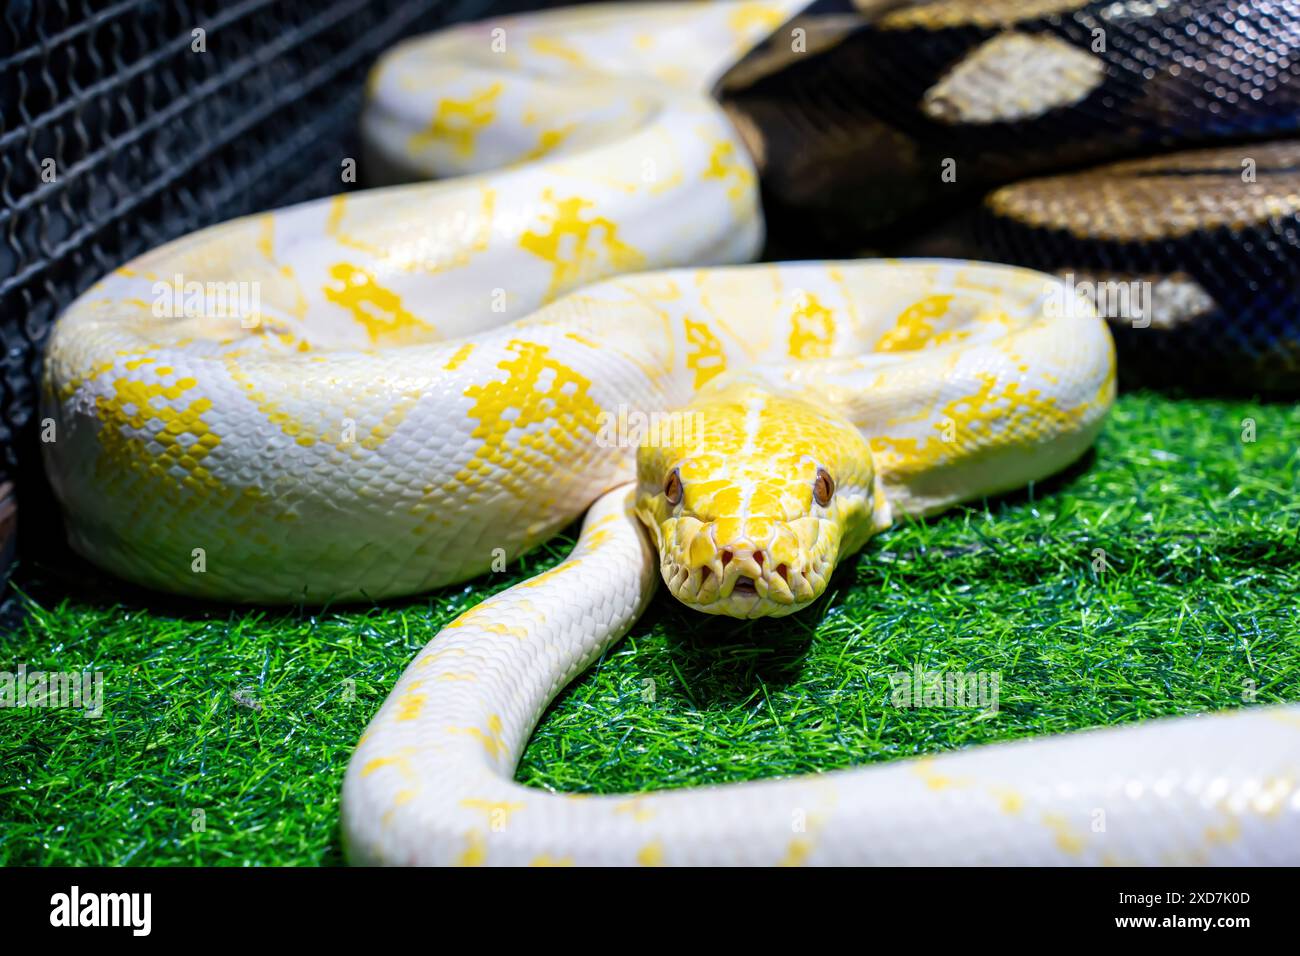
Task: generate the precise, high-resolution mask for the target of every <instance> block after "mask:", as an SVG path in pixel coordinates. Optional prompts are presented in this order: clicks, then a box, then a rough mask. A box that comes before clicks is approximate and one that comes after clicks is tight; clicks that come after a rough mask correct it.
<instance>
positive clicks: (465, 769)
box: [45, 3, 1300, 864]
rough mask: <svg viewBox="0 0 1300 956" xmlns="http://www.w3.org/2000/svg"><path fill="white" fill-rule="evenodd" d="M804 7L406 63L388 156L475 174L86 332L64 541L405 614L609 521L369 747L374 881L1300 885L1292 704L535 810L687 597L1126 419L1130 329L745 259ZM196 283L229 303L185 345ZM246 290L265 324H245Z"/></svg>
mask: <svg viewBox="0 0 1300 956" xmlns="http://www.w3.org/2000/svg"><path fill="white" fill-rule="evenodd" d="M795 6H797V5H796V4H789V3H787V4H777V3H740V4H717V5H712V6H709V7H705V8H694V7H681V6H674V7H666V8H659V7H640V6H630V5H619V6H617V7H609V8H588V9H585V10H578V11H570V12H560V13H552V14H547V15H542V16H537V17H532V18H522V19H511V20H506V21H501V22H497V23H489V24H481V25H474V26H468V27H460V28H456V29H453V30H449V31H446V32H444V33H442V34H438V35H436V36H434V37H430V38H425V39H421V40H419V41H415V42H412V43H410V44H407V45H405V46H403V47H400V48H398V49H397V50H396V51H394V52H393V53H392V54H390V56H388V57H387V58H386V60H385V61H384V62H383V63H382V64H381V66H380V67H379V68H378V69H377V70H376V72H375V74H374V76H373V77H372V84H371V90H370V106H369V108H368V111H367V115H366V118H365V132H366V138H367V143H368V148H369V152H368V154H367V157H366V158H365V160H364V162H365V164H366V165H368V166H372V167H374V168H382V169H383V175H385V176H388V177H392V178H406V177H411V176H416V175H427V174H437V175H442V176H447V175H454V174H463V175H462V176H460V178H457V179H455V180H454V181H451V182H446V183H438V184H420V185H415V186H409V187H402V188H397V189H392V190H385V191H379V192H373V193H360V194H352V195H349V196H346V197H344V196H340V197H336V198H334V199H333V200H328V201H322V202H318V203H310V204H307V205H304V206H299V207H295V208H292V209H287V210H282V211H278V212H274V213H268V214H265V215H262V216H257V217H252V218H249V219H244V220H238V221H235V222H231V223H227V224H224V225H221V226H218V227H215V228H212V229H208V230H205V231H203V232H200V233H197V234H195V235H193V236H189V237H186V238H184V239H182V240H180V241H178V242H175V243H172V244H170V245H167V246H164V247H162V248H159V249H157V250H154V251H153V252H151V253H149V254H147V255H146V256H143V257H141V258H140V259H138V260H136V261H134V262H132V263H130V264H129V265H128V266H125V267H123V268H122V269H119V270H118V271H116V272H115V273H113V274H112V275H110V276H108V277H107V278H105V279H104V280H103V281H101V282H100V283H99V284H98V285H97V286H95V287H94V288H93V289H91V290H90V291H89V292H88V293H87V294H86V295H85V296H83V297H82V298H81V299H80V300H78V302H76V303H75V304H74V305H73V306H72V307H71V308H70V309H69V310H68V312H67V313H65V314H64V316H63V317H62V318H61V319H60V321H59V323H58V325H57V328H56V330H55V333H54V336H53V338H52V340H51V343H50V346H49V351H48V356H47V363H46V379H45V401H46V407H47V410H48V413H49V414H50V416H51V417H53V418H54V419H55V423H56V429H57V440H56V441H54V442H52V443H50V444H48V445H47V446H46V448H47V465H48V471H49V473H50V477H51V480H52V482H53V484H54V486H55V489H56V491H57V493H58V495H59V497H60V499H61V501H62V503H63V506H64V508H65V510H66V512H67V516H68V519H69V520H68V527H69V536H70V539H71V541H72V543H73V545H74V546H75V547H76V548H77V549H78V550H79V551H81V552H82V553H84V554H86V555H88V556H90V557H91V558H92V559H94V560H95V561H97V562H99V563H101V564H103V565H104V566H105V567H108V568H110V569H112V570H113V571H115V572H117V573H119V574H121V575H123V576H124V577H128V578H130V579H133V580H135V581H138V582H140V583H143V584H146V585H149V586H152V587H156V588H162V589H167V590H171V591H177V592H181V593H186V594H193V595H199V596H204V597H213V598H219V599H227V600H247V601H279V602H294V601H307V602H324V601H329V600H346V599H374V598H382V597H385V596H390V595H397V594H404V593H410V592H413V591H418V590H423V589H426V588H431V587H436V586H439V585H445V584H449V583H453V582H457V581H463V580H465V579H467V578H470V577H472V576H474V575H476V574H480V573H483V572H484V571H486V570H487V569H488V568H489V567H490V566H491V565H492V563H493V561H494V560H495V559H499V558H500V557H501V556H506V557H508V558H513V557H515V556H517V555H519V554H521V553H522V552H524V551H526V550H527V549H529V548H531V547H533V546H535V545H536V544H538V543H539V542H541V541H543V540H545V539H546V538H548V537H549V536H551V535H552V534H553V533H554V532H555V531H556V530H558V529H559V528H561V527H563V526H564V525H565V524H567V523H568V522H570V521H572V520H573V519H575V518H576V517H578V516H580V515H582V514H583V513H584V512H585V513H586V515H587V517H586V521H585V524H584V527H583V531H582V534H581V537H580V540H579V543H578V546H577V548H576V549H575V551H574V553H573V554H572V555H571V556H570V557H569V558H568V560H566V561H565V562H563V563H562V564H560V565H559V566H558V567H556V568H555V569H553V570H551V571H549V572H547V573H545V574H542V575H540V576H538V577H536V578H534V579H532V580H529V581H527V582H525V583H523V584H521V585H518V586H517V587H514V588H512V589H510V590H508V591H505V592H503V593H501V594H498V595H496V596H494V597H493V598H491V599H489V600H487V601H485V602H483V603H482V604H480V605H479V606H478V607H476V608H474V609H473V610H471V611H469V612H468V613H467V614H465V615H463V616H462V617H460V618H459V619H457V620H456V621H455V622H453V623H452V624H451V625H450V626H448V627H447V628H446V629H445V630H444V631H442V632H441V633H440V634H439V635H437V637H435V639H434V640H433V641H432V642H431V643H430V644H429V646H428V647H427V648H426V649H425V650H424V651H423V652H422V653H421V654H420V655H419V656H418V657H417V658H416V660H415V661H414V662H413V663H412V664H411V666H410V667H409V668H408V669H407V671H406V673H405V674H404V675H403V676H402V678H401V680H400V681H399V682H398V684H397V686H396V688H395V689H394V690H393V692H392V694H391V695H390V696H389V698H388V700H387V702H386V703H385V704H384V706H383V707H382V708H381V709H380V711H379V713H378V714H377V715H376V716H375V718H374V720H373V721H372V723H371V725H370V727H369V729H368V730H367V732H366V734H365V736H364V738H363V739H362V741H361V743H360V745H359V746H358V749H357V751H356V754H355V755H354V757H353V760H352V762H351V765H350V767H349V769H348V773H347V777H346V781H345V784H344V792H343V827H344V834H345V837H346V840H347V845H348V851H349V855H350V856H351V857H352V858H353V859H354V860H357V861H363V862H406V863H450V862H461V863H563V862H576V863H592V862H601V863H637V862H640V863H645V864H653V863H689V862H735V863H742V862H753V863H776V862H790V863H799V862H823V863H825V862H926V861H936V860H942V861H951V862H989V861H993V862H1009V861H1027V862H1053V861H1062V862H1089V863H1094V862H1120V863H1123V862H1161V861H1168V860H1170V859H1179V860H1184V861H1203V862H1223V861H1233V860H1249V861H1255V862H1261V861H1267V860H1275V861H1280V860H1294V859H1295V854H1296V852H1297V846H1300V839H1297V836H1298V835H1300V789H1298V785H1297V781H1298V780H1300V711H1297V710H1296V709H1295V708H1291V709H1280V710H1279V709H1272V710H1269V709H1263V708H1261V709H1256V710H1252V709H1246V710H1243V711H1241V712H1238V713H1234V714H1231V715H1224V716H1217V717H1214V718H1209V719H1192V720H1184V721H1175V722H1158V723H1156V724H1152V725H1147V726H1143V727H1140V728H1137V729H1125V730H1121V731H1112V732H1100V733H1084V734H1074V735H1068V736H1066V737H1063V738H1056V739H1051V740H1045V741H1035V742H1029V743H1023V744H1014V745H1006V746H998V747H991V748H980V749H977V750H974V751H971V752H964V753H960V754H955V755H945V756H941V757H938V758H934V759H932V760H931V759H927V760H920V761H912V762H907V763H902V764H896V765H890V766H885V767H877V768H870V769H859V770H852V771H844V772H837V773H831V774H824V775H819V776H816V777H811V778H800V779H796V780H785V781H773V782H765V783H759V784H752V785H750V784H747V785H741V786H727V787H718V788H710V789H706V790H690V791H680V792H667V793H655V794H648V795H640V796H636V797H634V798H631V799H629V798H626V797H595V798H584V799H576V798H570V797H565V796H561V795H554V794H549V793H543V792H538V791H534V790H529V789H526V788H523V787H520V786H518V785H516V784H514V783H513V782H512V781H511V773H512V771H513V768H514V766H515V763H516V761H517V759H518V757H519V755H520V753H521V751H522V749H523V746H524V744H525V743H526V741H527V739H528V736H529V734H530V733H531V731H532V728H533V726H534V725H535V723H536V722H537V720H538V719H539V717H540V715H541V713H542V711H543V709H544V708H545V706H546V705H547V703H548V702H549V701H550V700H551V699H552V698H553V697H554V696H555V695H556V694H557V693H558V692H559V691H560V690H561V689H562V688H563V687H564V686H565V685H566V684H567V683H568V682H569V681H570V680H571V679H572V678H573V677H575V676H576V675H577V674H579V673H581V672H582V670H583V669H584V668H585V667H586V666H587V665H588V664H589V663H590V662H591V661H592V660H594V659H595V658H596V657H597V656H598V655H599V654H600V653H601V652H602V651H603V650H604V649H605V648H607V647H608V646H610V644H611V643H612V642H614V641H616V640H617V639H618V638H619V637H621V636H622V635H623V634H624V633H625V632H626V631H627V629H628V628H629V627H630V626H631V625H632V624H633V622H634V621H635V620H636V618H637V617H638V615H639V614H640V613H641V611H642V610H643V609H644V608H645V606H646V603H647V602H648V601H649V600H650V597H651V596H652V594H653V591H654V587H655V582H656V580H657V579H660V578H662V579H663V580H664V581H665V583H666V584H667V586H668V588H669V590H670V591H671V593H672V594H673V595H674V597H676V598H677V599H679V600H681V601H683V602H685V603H687V604H689V605H692V606H695V607H698V608H699V609H700V610H702V611H706V612H709V613H722V614H729V615H732V616H740V617H746V616H760V615H780V614H787V613H791V612H794V611H797V610H798V609H799V608H801V607H804V606H806V605H807V604H809V603H810V602H811V601H813V600H815V599H816V598H817V597H818V596H819V595H820V594H821V593H822V592H823V590H824V589H825V587H826V581H827V579H828V577H829V575H830V573H831V571H832V570H833V568H834V566H835V564H836V562H837V561H838V560H839V559H841V558H843V557H845V556H846V555H847V554H850V553H852V552H853V551H855V550H857V549H859V548H861V547H862V546H863V544H864V543H865V542H866V541H867V539H868V538H869V537H870V536H871V535H872V534H873V533H875V532H877V531H879V530H881V529H883V528H885V527H887V526H888V525H889V524H890V523H891V522H892V521H895V520H897V519H898V518H899V517H901V516H904V515H924V514H931V513H934V512H937V511H940V510H942V509H943V508H945V507H948V506H950V505H952V504H954V503H956V502H959V501H962V500H966V499H970V498H976V497H980V496H983V495H989V494H994V493H997V492H1001V491H1005V490H1009V489H1013V488H1016V487H1019V486H1021V485H1023V484H1025V483H1027V482H1030V481H1034V480H1036V479H1040V478H1043V477H1045V476H1047V475H1049V474H1051V473H1053V472H1055V471H1058V470H1059V469H1061V468H1062V467H1064V466H1065V465H1067V464H1069V463H1070V462H1072V461H1074V460H1075V459H1076V458H1078V457H1079V455H1080V454H1082V453H1083V451H1085V450H1086V449H1087V447H1088V446H1089V445H1090V443H1091V441H1092V439H1093V438H1094V436H1095V435H1096V433H1097V431H1098V430H1099V429H1100V427H1101V425H1102V423H1103V420H1104V417H1105V415H1106V412H1107V410H1108V408H1109V406H1110V404H1111V401H1112V398H1113V395H1114V389H1115V374H1114V356H1113V347H1112V343H1111V338H1110V336H1109V334H1108V332H1107V330H1106V328H1105V325H1104V323H1103V322H1102V321H1101V320H1100V319H1098V318H1097V316H1096V314H1095V312H1094V311H1093V309H1092V307H1091V306H1090V305H1089V303H1088V302H1086V301H1084V300H1083V299H1080V298H1077V297H1076V296H1074V295H1072V294H1070V293H1069V292H1068V291H1067V289H1066V287H1065V286H1063V285H1062V284H1061V283H1060V282H1058V281H1057V280H1054V279H1052V278H1050V277H1048V276H1045V275H1043V274H1041V273H1036V272H1030V271H1027V270H1022V269H1016V268H1012V267H1006V266H991V265H985V264H979V263H972V262H965V261H950V260H928V261H923V260H906V261H871V262H821V263H796V264H782V265H763V266H730V267H728V264H729V263H739V262H743V261H744V260H746V259H749V258H752V257H754V256H755V255H756V254H757V252H758V250H759V247H760V244H761V241H762V232H763V225H762V217H761V214H760V211H759V206H758V202H757V185H756V178H755V169H754V166H753V163H752V161H751V159H750V156H749V154H748V153H747V151H746V148H745V146H744V144H743V142H742V141H741V138H740V136H739V135H738V134H737V132H736V131H735V129H734V128H733V127H732V125H731V123H730V122H729V121H728V120H727V118H726V117H725V115H724V114H723V112H722V110H721V109H719V108H718V107H717V106H716V105H715V104H714V103H713V102H712V101H710V100H709V99H707V98H706V97H705V96H703V95H702V94H701V93H700V92H699V91H700V90H701V89H702V88H703V87H704V86H705V85H706V84H707V83H708V82H710V81H711V80H713V79H714V78H715V77H716V76H717V75H718V74H719V73H720V72H721V70H722V69H723V68H724V67H725V66H727V65H728V64H729V63H731V62H732V61H734V60H735V58H736V57H737V56H739V55H740V54H741V53H743V51H744V50H745V48H747V47H748V46H749V45H750V44H752V43H753V42H754V41H756V40H757V39H758V38H759V37H761V36H762V35H764V34H765V33H766V32H769V31H770V30H771V29H772V28H773V27H774V26H776V25H777V24H778V23H780V22H781V20H782V19H783V17H784V16H785V15H786V14H788V13H789V12H790V10H791V9H793V8H794V7H795ZM430 90H433V91H435V92H434V93H433V94H432V95H429V94H428V93H427V91H430ZM422 93H424V94H425V95H421V94H422ZM483 170H493V171H492V172H488V173H484V172H482V171H483ZM706 265H707V266H715V268H699V267H701V266H706ZM682 266H691V267H692V268H689V269H688V268H675V269H674V268H671V267H682ZM652 269H669V271H645V270H652ZM191 281H197V282H199V283H205V282H206V283H218V284H219V286H220V287H208V286H200V287H199V288H198V289H197V291H196V292H194V295H196V296H197V301H198V303H199V305H198V307H197V308H195V309H190V308H187V307H184V306H182V307H178V308H175V309H174V313H175V314H168V312H169V309H171V308H172V307H173V306H176V305H177V302H178V300H180V299H185V297H186V296H188V295H189V294H190V290H189V287H188V286H187V283H189V282H191ZM225 283H234V285H231V286H226V285H225ZM238 283H245V284H247V291H248V292H249V296H248V299H249V302H251V306H249V304H248V303H246V302H244V301H243V300H239V301H240V303H241V307H240V308H228V309H222V308H221V307H220V305H221V303H219V302H217V301H215V300H216V298H217V297H219V296H223V297H225V299H227V300H229V299H232V298H234V299H239V297H240V296H241V295H244V292H245V291H246V290H245V287H244V286H240V285H238ZM178 290H179V291H178ZM187 301H188V300H187ZM160 302H161V303H162V308H160V307H159V303H160ZM246 306H248V307H246ZM656 413H664V414H663V415H662V416H661V417H656ZM639 416H640V417H639ZM646 416H648V417H646ZM633 421H652V422H654V423H655V428H653V429H652V430H651V433H649V434H647V433H645V432H644V430H642V431H641V432H638V434H637V435H636V438H635V439H633V438H629V436H628V434H627V430H626V429H625V428H624V425H626V424H627V423H629V422H633ZM638 444H640V446H641V447H640V449H639V451H638V447H637V445H638ZM1099 812H1101V813H1104V814H1105V816H1106V818H1107V820H1108V823H1107V826H1106V828H1105V830H1104V832H1098V831H1097V830H1096V829H1095V828H1094V827H1091V826H1090V821H1092V820H1095V819H1096V815H1097V814H1098V813H1099ZM795 820H798V821H800V823H799V825H793V824H792V821H795ZM1225 834H1226V836H1225Z"/></svg>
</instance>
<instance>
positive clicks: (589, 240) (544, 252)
mask: <svg viewBox="0 0 1300 956" xmlns="http://www.w3.org/2000/svg"><path fill="white" fill-rule="evenodd" d="M542 201H543V202H546V203H550V204H551V206H552V211H551V212H550V213H548V214H543V215H542V216H541V219H542V220H543V221H544V222H546V223H547V224H548V227H549V228H548V229H547V230H546V231H545V232H540V231H537V230H532V229H530V230H527V231H526V232H524V234H523V235H522V236H520V237H519V245H520V248H522V249H524V250H525V251H527V252H531V253H532V254H533V255H535V256H538V257H539V258H542V259H545V260H546V261H547V262H549V263H551V265H552V266H553V269H552V274H551V284H550V287H549V288H548V289H547V292H546V298H547V299H551V298H554V297H555V296H556V295H558V294H559V293H560V292H562V291H564V290H565V289H571V288H573V287H574V286H576V285H578V284H579V283H580V282H582V281H584V280H587V279H593V278H595V277H596V276H598V275H615V274H617V273H620V272H635V271H637V270H638V269H641V268H642V267H643V266H644V264H645V256H644V255H642V254H641V252H640V251H639V250H637V249H635V248H634V247H632V246H630V245H628V244H627V243H625V242H623V241H622V240H621V239H619V237H618V226H617V224H615V222H614V221H613V220H612V219H608V218H606V217H605V216H592V217H591V218H590V219H584V218H583V216H584V213H585V211H586V210H588V209H591V208H593V207H594V206H595V203H594V202H592V201H591V200H588V199H583V198H582V197H580V196H570V197H568V198H567V199H561V198H559V197H558V196H556V194H555V190H553V189H546V190H544V191H543V192H542Z"/></svg>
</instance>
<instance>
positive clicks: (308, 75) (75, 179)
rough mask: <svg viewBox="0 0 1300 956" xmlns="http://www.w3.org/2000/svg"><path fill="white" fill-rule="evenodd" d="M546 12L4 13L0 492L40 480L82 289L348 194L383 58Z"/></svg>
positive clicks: (382, 3) (226, 8)
mask: <svg viewBox="0 0 1300 956" xmlns="http://www.w3.org/2000/svg"><path fill="white" fill-rule="evenodd" d="M548 5H549V4H546V3H538V2H536V0H534V2H531V3H530V2H505V3H501V2H495V3H493V2H489V0H451V2H439V0H320V2H313V0H281V2H273V0H244V2H223V0H166V2H160V0H117V2H113V0H6V6H5V8H4V12H3V14H0V18H2V22H0V236H2V237H3V239H2V241H0V342H2V343H3V350H4V351H3V368H2V369H0V480H4V479H6V478H10V477H13V476H14V475H15V474H18V475H19V476H23V475H24V473H26V474H27V475H30V473H31V472H33V471H34V470H35V469H37V468H38V463H37V461H36V459H37V458H38V457H39V456H38V455H37V454H36V442H35V428H34V426H35V421H34V419H35V416H36V405H37V390H36V384H37V381H38V379H37V371H38V365H39V360H40V351H41V346H42V344H43V343H44V340H45V336H46V333H47V332H48V330H49V328H50V324H51V322H52V321H53V320H54V318H55V317H56V316H57V315H58V314H59V312H60V311H61V310H62V309H63V308H64V307H65V306H66V305H68V303H70V302H71V301H72V299H73V298H75V297H76V295H77V294H78V293H80V292H81V291H83V290H84V289H86V287H87V286H89V285H90V284H91V283H93V282H94V281H95V280H96V279H98V278H99V277H100V276H102V275H103V274H105V273H106V272H108V271H110V270H112V269H113V268H115V267H117V266H119V265H121V264H122V263H123V262H125V261H126V260H128V259H130V258H132V257H133V256H136V255H138V254H140V253H142V252H144V251H146V250H148V249H150V248H152V247H153V246H156V245H158V244H160V243H162V242H165V241H167V240H169V239H172V238H175V237H176V236H179V235H182V234H184V233H187V232H190V231H192V230H194V229H198V228H200V227H203V226H207V225H210V224H212V223H215V222H219V221H221V220H224V219H230V218H232V217H235V216H241V215H244V214H247V213H251V212H255V211H258V210H262V209H267V208H270V207H274V206H283V205H287V204H289V203H294V202H299V201H302V200H305V199H310V198H313V197H317V196H324V195H328V194H330V193H335V192H340V191H342V190H344V189H347V188H356V187H353V186H348V185H347V184H344V183H343V182H342V176H341V170H342V165H341V164H342V161H343V159H344V158H345V157H350V156H351V157H358V156H359V152H358V147H357V138H356V137H357V133H356V131H357V118H358V113H359V108H360V104H361V98H362V92H363V83H364V79H365V75H366V72H367V70H368V69H369V67H370V66H371V64H373V63H374V61H375V59H376V57H377V56H378V54H380V53H381V52H382V51H383V50H384V49H386V48H387V47H389V46H391V45H393V44H394V43H395V42H397V41H398V40H400V39H402V38H404V37H408V36H412V35H415V34H418V33H422V32H426V31H428V30H432V29H436V28H437V27H439V26H441V25H444V24H446V23H449V22H451V21H454V20H465V19H471V18H475V17H480V16H484V15H487V14H496V13H502V12H510V11H514V10H518V9H523V8H526V7H534V8H535V7H539V6H548ZM195 31H202V33H201V34H197V33H196V32H195ZM200 40H201V42H200ZM199 47H202V48H203V49H202V50H201V51H200V50H199V49H198V48H199ZM362 178H363V180H364V171H362Z"/></svg>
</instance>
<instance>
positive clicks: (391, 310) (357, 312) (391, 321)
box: [324, 262, 433, 345]
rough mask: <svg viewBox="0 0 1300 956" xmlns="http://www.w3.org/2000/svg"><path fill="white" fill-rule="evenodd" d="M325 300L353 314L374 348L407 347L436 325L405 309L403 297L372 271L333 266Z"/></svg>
mask: <svg viewBox="0 0 1300 956" xmlns="http://www.w3.org/2000/svg"><path fill="white" fill-rule="evenodd" d="M329 274H330V278H332V279H333V280H334V282H333V284H332V285H327V286H325V289H324V291H325V298H327V299H329V300H330V301H331V302H333V303H334V304H335V305H338V306H341V307H343V308H344V309H347V310H348V311H349V312H351V313H352V318H353V319H354V320H355V321H356V322H357V324H359V325H361V326H362V327H363V328H365V330H366V334H367V335H368V336H369V337H370V341H371V344H373V345H403V344H405V343H408V342H412V341H416V340H418V339H420V338H422V337H427V336H429V335H431V334H432V333H433V326H431V325H429V324H428V323H427V322H424V321H423V320H421V319H419V318H417V317H416V316H415V315H413V314H412V313H411V312H408V311H407V310H406V309H405V308H403V307H402V298H401V296H399V295H398V294H397V293H396V292H393V291H392V290H391V289H386V288H385V287H384V286H382V285H380V284H379V282H378V280H377V279H376V278H375V276H374V275H373V274H372V273H371V272H370V270H368V269H364V268H362V267H361V266H354V265H351V264H349V263H346V262H339V263H336V264H335V265H332V266H330V269H329Z"/></svg>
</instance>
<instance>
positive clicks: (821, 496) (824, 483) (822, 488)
mask: <svg viewBox="0 0 1300 956" xmlns="http://www.w3.org/2000/svg"><path fill="white" fill-rule="evenodd" d="M834 494H835V479H834V478H832V477H831V473H830V472H829V471H827V470H826V469H825V468H818V469H817V478H816V480H814V481H813V501H815V502H817V503H818V504H819V505H821V506H822V507H823V508H825V507H826V506H827V505H828V504H830V503H831V496H832V495H834Z"/></svg>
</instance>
